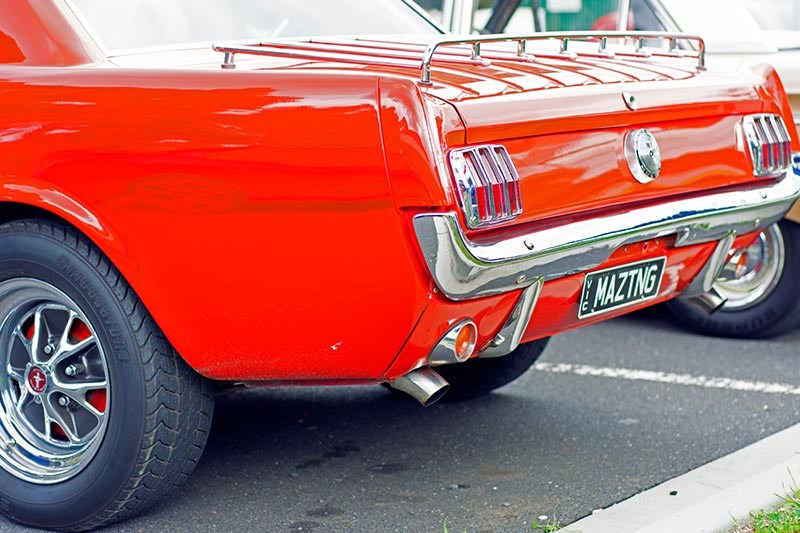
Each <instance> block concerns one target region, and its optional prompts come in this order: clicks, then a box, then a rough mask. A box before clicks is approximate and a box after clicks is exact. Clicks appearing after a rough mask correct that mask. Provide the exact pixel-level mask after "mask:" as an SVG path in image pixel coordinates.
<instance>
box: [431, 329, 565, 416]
mask: <svg viewBox="0 0 800 533" xmlns="http://www.w3.org/2000/svg"><path fill="white" fill-rule="evenodd" d="M549 340H550V338H549V337H545V338H544V339H538V340H535V341H533V342H528V343H525V344H520V345H519V346H518V347H517V349H516V350H514V351H513V352H511V353H510V354H508V355H504V356H502V357H490V358H486V359H481V358H475V359H470V360H469V361H465V362H463V363H458V364H453V365H443V366H437V367H436V371H437V372H438V373H439V374H441V376H442V377H443V378H444V379H445V380H447V382H448V383H449V384H450V390H449V391H448V392H447V394H445V395H444V396H443V397H442V401H460V400H469V399H472V398H478V397H479V396H483V395H485V394H489V393H490V392H492V391H493V390H495V389H499V388H500V387H502V386H503V385H507V384H509V383H511V382H512V381H514V380H515V379H517V378H518V377H520V376H521V375H522V374H524V373H525V371H526V370H528V369H529V368H530V367H531V365H532V364H533V363H534V362H535V361H536V360H537V359H538V358H539V356H540V355H542V352H543V351H544V349H545V347H546V346H547V343H548V342H549Z"/></svg>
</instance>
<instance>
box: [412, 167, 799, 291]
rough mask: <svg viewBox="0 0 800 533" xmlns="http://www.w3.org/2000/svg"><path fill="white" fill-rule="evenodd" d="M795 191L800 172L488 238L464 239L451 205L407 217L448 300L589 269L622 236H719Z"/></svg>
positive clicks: (745, 226) (761, 222)
mask: <svg viewBox="0 0 800 533" xmlns="http://www.w3.org/2000/svg"><path fill="white" fill-rule="evenodd" d="M799 195H800V176H798V175H797V174H796V173H795V172H792V171H789V172H787V173H786V175H785V176H784V177H783V178H782V179H780V181H770V182H769V184H768V185H765V186H763V187H758V188H752V189H748V190H742V191H729V192H720V193H714V194H707V195H703V196H696V197H692V198H686V199H681V200H675V201H669V202H665V203H661V204H657V205H651V206H647V207H638V208H632V209H627V210H624V211H620V212H617V213H615V214H613V215H609V216H604V217H602V218H593V219H588V220H581V221H577V222H571V223H568V224H564V225H561V226H556V227H550V228H546V229H542V230H538V231H533V232H531V233H528V234H522V235H517V236H514V237H511V238H508V239H503V240H499V241H496V242H489V243H484V242H481V243H477V242H473V241H470V240H469V239H468V238H467V237H466V236H465V235H464V233H463V232H462V230H461V227H460V225H459V222H458V216H457V215H456V214H455V213H435V214H422V215H417V216H416V217H415V218H414V229H415V231H416V234H417V240H418V241H419V245H420V247H421V249H422V253H423V254H424V257H425V261H426V262H427V264H428V268H429V270H430V272H431V275H432V276H433V279H434V281H435V283H436V285H437V286H438V288H439V289H440V290H441V291H442V293H444V295H445V296H447V297H448V298H450V299H452V300H467V299H471V298H479V297H482V296H489V295H492V294H498V293H503V292H508V291H511V290H515V289H523V288H526V287H529V286H531V285H532V284H535V283H541V282H543V281H547V280H551V279H557V278H561V277H564V276H568V275H571V274H576V273H579V272H584V271H587V270H591V269H593V268H595V267H597V266H598V265H600V264H601V263H603V262H604V261H605V260H607V259H608V258H609V256H610V255H611V254H612V253H613V252H614V250H616V249H617V248H619V247H620V246H623V245H625V244H629V243H634V242H639V241H644V240H649V239H655V238H659V237H664V236H668V235H676V237H677V238H676V243H675V245H676V246H687V245H690V244H699V243H704V242H711V241H719V240H721V239H724V238H726V237H729V236H730V235H732V234H741V233H748V232H751V231H755V230H758V229H763V228H766V227H767V226H769V225H770V224H772V223H773V222H776V221H778V220H780V219H781V218H782V217H783V216H784V214H785V213H786V212H787V211H788V209H789V208H790V207H791V205H792V203H793V202H794V201H795V200H796V199H797V198H798V196H799Z"/></svg>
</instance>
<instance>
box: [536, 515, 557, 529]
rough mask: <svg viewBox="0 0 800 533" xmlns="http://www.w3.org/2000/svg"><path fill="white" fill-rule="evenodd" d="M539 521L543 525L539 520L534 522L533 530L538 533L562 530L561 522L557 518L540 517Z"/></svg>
mask: <svg viewBox="0 0 800 533" xmlns="http://www.w3.org/2000/svg"><path fill="white" fill-rule="evenodd" d="M539 519H541V520H542V522H541V523H540V522H539V520H534V521H533V529H535V530H537V531H541V532H542V533H553V531H558V530H559V529H561V522H559V521H558V518H556V517H555V516H550V517H547V516H540V517H539Z"/></svg>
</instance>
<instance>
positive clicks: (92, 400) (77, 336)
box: [69, 320, 107, 413]
mask: <svg viewBox="0 0 800 533" xmlns="http://www.w3.org/2000/svg"><path fill="white" fill-rule="evenodd" d="M91 336H92V332H91V331H90V330H89V327H88V326H87V325H86V324H84V323H83V322H82V321H80V320H75V322H74V323H73V325H72V330H71V331H70V332H69V337H70V341H71V342H74V343H79V342H81V341H83V340H86V339H88V338H89V337H91ZM86 401H87V402H89V404H90V405H91V406H92V407H94V408H95V409H97V410H98V411H100V412H101V413H105V411H106V401H107V397H106V391H105V389H98V390H93V391H89V392H87V393H86Z"/></svg>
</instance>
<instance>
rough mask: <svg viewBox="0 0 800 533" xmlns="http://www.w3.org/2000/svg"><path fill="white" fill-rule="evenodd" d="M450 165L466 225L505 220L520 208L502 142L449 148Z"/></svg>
mask: <svg viewBox="0 0 800 533" xmlns="http://www.w3.org/2000/svg"><path fill="white" fill-rule="evenodd" d="M450 166H451V168H452V169H453V176H454V177H455V180H456V186H457V187H458V193H459V200H460V201H461V207H462V209H463V210H464V216H465V217H466V220H467V225H468V226H469V227H470V228H479V227H482V226H487V225H489V224H496V223H498V222H505V221H507V220H511V219H513V218H514V217H516V216H517V215H519V214H520V213H521V212H522V195H521V193H520V188H519V175H518V174H517V170H516V169H515V168H514V163H512V161H511V158H510V157H509V156H508V152H507V151H506V149H505V147H504V146H500V145H481V146H474V147H470V148H459V149H457V150H453V151H452V152H450Z"/></svg>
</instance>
